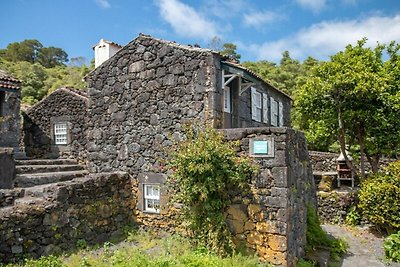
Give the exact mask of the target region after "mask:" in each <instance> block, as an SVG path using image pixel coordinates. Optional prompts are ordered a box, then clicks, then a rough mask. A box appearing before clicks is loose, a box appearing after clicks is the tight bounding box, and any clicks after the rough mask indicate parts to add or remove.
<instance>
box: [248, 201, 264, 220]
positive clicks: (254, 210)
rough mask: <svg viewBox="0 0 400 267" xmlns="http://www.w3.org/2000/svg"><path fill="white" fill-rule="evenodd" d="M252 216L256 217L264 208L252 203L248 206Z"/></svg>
mask: <svg viewBox="0 0 400 267" xmlns="http://www.w3.org/2000/svg"><path fill="white" fill-rule="evenodd" d="M248 210H249V215H250V218H252V217H254V216H255V215H256V214H257V213H259V212H260V211H261V210H262V208H261V206H260V205H257V204H250V205H249V207H248Z"/></svg>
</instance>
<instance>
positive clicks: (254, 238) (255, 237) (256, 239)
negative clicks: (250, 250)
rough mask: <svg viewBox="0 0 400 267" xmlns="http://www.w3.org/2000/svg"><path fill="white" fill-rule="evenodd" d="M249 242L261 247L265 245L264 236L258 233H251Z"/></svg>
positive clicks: (248, 238) (248, 237)
mask: <svg viewBox="0 0 400 267" xmlns="http://www.w3.org/2000/svg"><path fill="white" fill-rule="evenodd" d="M247 242H248V243H249V244H252V245H257V246H261V245H262V244H263V243H264V235H262V234H260V233H258V232H255V231H253V232H250V233H249V234H248V235H247Z"/></svg>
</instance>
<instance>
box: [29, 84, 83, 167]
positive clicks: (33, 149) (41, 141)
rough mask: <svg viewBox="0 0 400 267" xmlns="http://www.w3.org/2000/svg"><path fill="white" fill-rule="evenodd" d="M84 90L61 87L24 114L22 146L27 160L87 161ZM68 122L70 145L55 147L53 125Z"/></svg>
mask: <svg viewBox="0 0 400 267" xmlns="http://www.w3.org/2000/svg"><path fill="white" fill-rule="evenodd" d="M87 103H88V99H87V97H86V94H85V93H84V92H83V91H79V90H73V89H71V88H60V89H57V90H56V91H54V92H53V93H52V94H51V95H49V96H48V97H46V98H45V99H43V100H42V101H41V102H39V103H38V104H36V105H35V106H33V107H32V108H30V109H29V110H27V111H26V113H25V114H24V126H23V131H24V143H25V151H26V154H27V156H29V157H36V158H40V157H58V156H60V157H63V158H68V157H72V158H75V159H79V160H81V161H84V160H85V159H86V153H87V152H86V129H85V127H86V126H85V125H86V120H87V116H86V109H87ZM55 122H67V123H68V133H69V144H68V145H66V146H64V145H59V146H56V145H54V140H53V139H54V138H53V135H54V132H53V123H55Z"/></svg>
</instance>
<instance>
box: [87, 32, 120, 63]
mask: <svg viewBox="0 0 400 267" xmlns="http://www.w3.org/2000/svg"><path fill="white" fill-rule="evenodd" d="M121 48H122V46H121V45H119V44H116V43H114V42H110V41H107V40H104V39H100V42H99V43H98V44H97V45H95V46H93V50H94V67H95V68H97V67H98V66H100V65H101V64H102V63H103V62H104V61H106V60H108V59H109V58H110V57H112V56H113V55H115V53H117V52H118V51H119V50H120V49H121Z"/></svg>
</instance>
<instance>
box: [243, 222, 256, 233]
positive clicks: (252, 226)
mask: <svg viewBox="0 0 400 267" xmlns="http://www.w3.org/2000/svg"><path fill="white" fill-rule="evenodd" d="M255 228H256V225H255V224H254V223H253V222H252V221H247V222H246V223H245V224H244V230H245V231H251V230H254V229H255Z"/></svg>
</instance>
